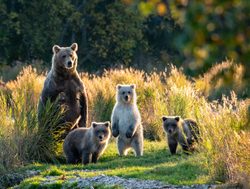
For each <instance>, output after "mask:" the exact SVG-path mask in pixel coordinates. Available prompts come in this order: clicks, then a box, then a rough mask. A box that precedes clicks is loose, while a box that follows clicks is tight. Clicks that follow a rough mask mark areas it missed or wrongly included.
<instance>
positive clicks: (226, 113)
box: [0, 62, 250, 187]
mask: <svg viewBox="0 0 250 189" xmlns="http://www.w3.org/2000/svg"><path fill="white" fill-rule="evenodd" d="M234 69H236V70H237V69H238V67H237V66H236V64H234V63H233V62H223V63H221V64H217V65H215V66H214V67H213V68H212V69H211V70H209V71H208V72H207V73H206V74H204V75H201V76H200V77H198V78H188V77H187V76H186V75H185V74H184V73H183V72H182V70H181V69H177V68H176V67H174V66H170V67H169V70H168V71H166V72H152V73H145V72H144V71H140V70H136V69H133V68H129V69H111V70H106V71H104V73H103V74H101V75H90V74H87V73H80V76H81V78H82V80H83V82H84V84H85V86H86V89H87V92H88V99H89V121H107V120H110V115H111V111H112V108H113V106H114V103H115V92H116V91H115V88H116V85H117V84H119V83H120V84H127V83H133V84H136V86H137V88H136V92H137V95H138V107H139V110H140V112H141V116H142V120H143V127H144V136H145V138H146V139H147V140H148V141H151V142H146V145H145V148H146V149H145V156H144V157H142V158H139V159H137V158H134V157H133V156H129V157H125V158H119V157H117V154H116V150H115V147H114V144H113V143H112V144H111V145H110V146H109V148H108V150H107V151H106V153H105V155H104V156H103V157H102V159H101V161H100V162H99V163H98V164H96V165H89V166H86V169H90V170H93V169H97V170H99V171H100V172H87V173H81V174H87V176H88V175H95V174H98V173H104V174H107V175H118V176H123V177H135V178H140V179H156V180H160V181H164V182H168V183H172V184H195V183H207V182H213V183H215V182H240V183H243V184H244V183H245V184H246V187H248V186H247V184H248V183H249V182H248V181H249V179H250V159H249V157H250V140H249V138H250V132H249V130H250V119H249V118H250V108H249V107H250V103H249V102H250V101H249V99H244V100H243V99H238V98H237V95H236V93H235V92H233V91H231V92H229V93H227V92H226V91H228V90H229V88H225V84H223V83H226V84H227V85H229V83H230V82H232V83H231V84H230V85H233V86H238V84H239V83H241V77H240V75H239V73H238V72H237V73H238V75H237V77H235V79H234V80H230V81H229V80H227V79H225V78H224V77H223V76H221V75H223V74H222V73H224V72H227V71H230V70H234ZM10 74H11V73H10ZM45 77H46V73H38V72H37V71H36V69H34V68H32V67H31V66H28V67H25V68H23V70H22V71H21V72H20V73H19V75H18V76H17V77H16V78H15V79H13V80H10V81H8V82H6V83H4V84H1V86H0V107H1V108H0V115H1V116H2V117H1V118H2V119H0V127H1V129H0V175H4V174H6V173H9V172H11V171H16V170H17V169H19V168H20V167H23V166H24V165H25V166H27V165H28V167H27V168H29V166H30V164H32V163H33V162H55V164H54V165H36V166H35V167H36V169H41V170H45V168H48V169H51V171H52V172H53V169H55V168H56V167H55V166H56V165H57V164H56V162H58V160H57V157H58V154H60V150H61V147H60V145H59V144H58V142H57V141H56V140H55V138H54V137H55V136H54V129H55V128H54V126H53V125H56V122H57V119H58V117H60V115H57V114H55V113H51V111H55V109H53V105H51V104H48V107H46V115H44V121H45V125H48V124H46V122H50V123H52V122H53V124H52V125H50V126H49V127H43V128H41V127H38V122H37V103H38V99H39V96H40V93H41V90H42V87H43V82H44V80H45ZM242 85H244V83H243V84H242ZM225 89H226V91H225ZM221 92H222V93H221ZM215 93H216V95H218V94H219V93H221V94H227V95H222V96H221V97H220V98H219V99H218V100H214V101H211V100H209V99H210V98H213V95H214V94H215ZM216 95H215V96H216ZM55 115H57V116H56V117H57V118H56V119H55ZM163 115H179V116H181V117H183V118H188V117H189V118H193V119H195V120H196V121H197V122H198V125H199V128H200V137H201V138H202V140H201V142H200V145H199V146H198V151H199V152H197V153H195V154H194V155H191V156H185V155H179V156H170V154H169V152H168V151H166V144H165V142H164V133H163V129H162V121H161V117H162V116H163ZM31 166H34V165H31ZM74 168H75V169H78V170H81V169H82V168H83V167H82V166H77V167H72V166H65V165H58V167H57V168H56V170H59V172H61V173H62V174H64V171H66V172H65V174H66V176H67V174H68V175H70V174H73V173H74V171H75V170H74ZM84 169H85V168H84ZM70 170H71V171H70ZM47 172H48V171H43V172H42V175H41V176H39V177H37V179H38V180H39V179H40V180H43V179H44V178H43V175H44V174H47ZM28 182H31V183H32V182H33V181H32V179H31V180H29V179H28V180H26V181H25V182H24V184H25V183H28ZM37 183H38V182H37Z"/></svg>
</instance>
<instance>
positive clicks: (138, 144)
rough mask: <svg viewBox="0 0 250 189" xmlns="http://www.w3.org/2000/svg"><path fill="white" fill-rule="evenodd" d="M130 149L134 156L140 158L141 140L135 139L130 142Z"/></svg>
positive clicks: (141, 153)
mask: <svg viewBox="0 0 250 189" xmlns="http://www.w3.org/2000/svg"><path fill="white" fill-rule="evenodd" d="M131 147H132V148H133V149H134V151H135V156H142V155H143V139H142V138H138V137H135V138H133V140H132V142H131Z"/></svg>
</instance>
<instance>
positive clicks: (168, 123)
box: [162, 116, 180, 135]
mask: <svg viewBox="0 0 250 189" xmlns="http://www.w3.org/2000/svg"><path fill="white" fill-rule="evenodd" d="M162 121H163V129H164V131H165V132H166V133H167V134H168V135H175V134H176V133H177V131H178V124H179V121H180V117H179V116H176V117H169V116H163V117H162Z"/></svg>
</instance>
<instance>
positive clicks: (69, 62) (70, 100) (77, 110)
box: [38, 43, 88, 135]
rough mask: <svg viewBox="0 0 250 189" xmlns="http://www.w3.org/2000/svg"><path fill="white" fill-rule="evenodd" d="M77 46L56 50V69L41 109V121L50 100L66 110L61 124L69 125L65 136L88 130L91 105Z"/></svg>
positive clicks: (49, 79)
mask: <svg viewBox="0 0 250 189" xmlns="http://www.w3.org/2000/svg"><path fill="white" fill-rule="evenodd" d="M77 49H78V45H77V43H73V44H72V45H71V46H70V47H59V46H58V45H54V46H53V57H52V67H51V70H50V72H49V73H48V75H47V78H46V80H45V83H44V87H43V90H42V93H41V96H40V100H39V105H38V119H39V122H40V120H41V115H42V113H41V112H42V111H44V107H45V104H46V102H47V100H48V99H49V100H50V102H55V101H56V100H58V101H57V102H58V104H59V106H64V107H66V111H65V114H64V116H63V119H62V121H61V123H68V124H67V125H69V126H68V127H67V129H66V130H67V131H66V133H65V135H66V134H67V133H68V132H69V131H70V130H71V129H73V127H78V126H79V127H86V125H87V116H88V103H87V94H86V89H85V86H84V84H83V82H82V81H81V78H80V77H79V75H78V72H77V70H76V68H77V53H76V52H77Z"/></svg>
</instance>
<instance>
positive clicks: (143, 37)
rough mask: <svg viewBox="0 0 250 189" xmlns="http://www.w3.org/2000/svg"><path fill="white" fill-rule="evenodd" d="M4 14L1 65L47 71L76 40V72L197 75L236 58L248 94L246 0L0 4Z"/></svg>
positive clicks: (249, 32)
mask: <svg viewBox="0 0 250 189" xmlns="http://www.w3.org/2000/svg"><path fill="white" fill-rule="evenodd" d="M0 12H1V14H0V19H1V23H0V47H1V49H2V50H1V52H0V62H1V67H2V66H3V65H16V63H17V61H18V62H19V63H20V62H26V63H27V62H28V63H29V64H33V62H32V61H33V60H43V61H42V62H41V63H40V64H39V66H41V65H43V66H50V59H51V53H52V52H51V47H52V46H53V45H54V44H59V45H62V46H67V45H69V44H71V43H72V42H75V41H76V42H77V43H78V44H79V57H80V58H79V61H80V64H79V66H80V67H81V69H83V70H85V71H90V72H96V71H97V70H99V71H102V70H103V68H110V67H114V66H121V65H123V66H134V67H137V68H142V69H144V70H145V71H150V70H152V69H153V68H158V69H159V70H163V69H164V68H165V66H166V65H167V64H169V63H173V64H174V65H176V66H182V67H184V72H185V73H188V75H192V76H198V75H199V74H202V73H204V72H205V71H207V70H208V69H210V68H211V67H212V65H213V64H215V63H216V62H221V61H223V60H226V59H229V60H233V61H235V62H239V63H241V64H242V66H243V68H242V69H243V70H242V72H244V74H243V78H244V80H243V83H242V84H241V85H242V88H241V90H239V91H238V95H239V96H240V97H244V98H246V97H247V96H248V95H249V85H247V83H248V81H249V78H250V75H249V73H250V70H249V66H247V65H248V64H249V60H250V55H249V54H250V47H249V43H250V41H249V40H250V28H249V25H250V20H249V18H250V15H249V14H250V3H249V2H248V1H245V0H233V1H224V0H223V1H214V0H205V1H204V2H203V1H200V0H194V1H189V0H178V1H168V0H164V1H163V0H148V1H133V0H107V1H103V0H92V1H88V0H61V1H58V0H57V1H52V0H44V1H42V2H41V1H26V0H24V1H8V0H1V1H0ZM21 64H23V63H21ZM2 72H4V71H2ZM227 74H229V75H230V72H229V73H227ZM231 78H232V75H231Z"/></svg>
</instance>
